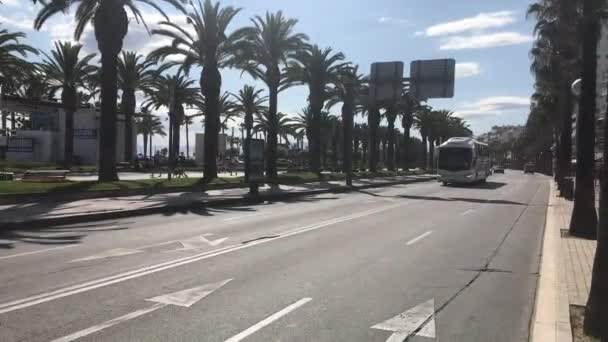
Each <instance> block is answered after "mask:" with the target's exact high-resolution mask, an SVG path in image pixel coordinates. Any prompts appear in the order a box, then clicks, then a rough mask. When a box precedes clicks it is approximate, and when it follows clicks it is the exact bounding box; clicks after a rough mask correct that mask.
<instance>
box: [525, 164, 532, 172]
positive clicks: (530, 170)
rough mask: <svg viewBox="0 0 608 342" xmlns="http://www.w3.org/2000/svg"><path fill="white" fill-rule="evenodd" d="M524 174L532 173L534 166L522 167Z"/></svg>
mask: <svg viewBox="0 0 608 342" xmlns="http://www.w3.org/2000/svg"><path fill="white" fill-rule="evenodd" d="M524 173H534V164H533V163H527V164H526V165H524Z"/></svg>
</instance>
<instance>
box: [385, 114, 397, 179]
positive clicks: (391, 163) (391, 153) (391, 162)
mask: <svg viewBox="0 0 608 342" xmlns="http://www.w3.org/2000/svg"><path fill="white" fill-rule="evenodd" d="M387 110H388V112H387V113H386V117H387V118H388V160H387V161H388V163H387V167H388V169H389V171H395V120H396V119H397V113H396V112H395V108H394V107H393V106H390V107H389V108H388V109H387Z"/></svg>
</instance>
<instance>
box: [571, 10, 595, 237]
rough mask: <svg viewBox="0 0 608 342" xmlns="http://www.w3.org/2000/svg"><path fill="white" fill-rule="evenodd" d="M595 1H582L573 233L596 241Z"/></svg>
mask: <svg viewBox="0 0 608 342" xmlns="http://www.w3.org/2000/svg"><path fill="white" fill-rule="evenodd" d="M596 6H597V5H596V4H595V0H592V1H589V0H585V1H583V11H584V20H583V24H582V33H583V35H582V37H583V38H582V57H583V58H582V91H581V96H580V105H579V111H578V115H577V117H576V186H575V191H574V208H573V210H572V218H571V220H570V234H572V235H574V236H578V237H582V238H587V239H595V238H596V234H597V232H596V226H597V213H596V211H595V186H594V172H593V169H594V166H595V125H596V121H595V112H596V95H597V94H596V87H597V86H596V81H597V43H598V41H599V38H600V23H599V21H598V18H597V16H596V13H595V11H596Z"/></svg>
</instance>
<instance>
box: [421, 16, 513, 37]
mask: <svg viewBox="0 0 608 342" xmlns="http://www.w3.org/2000/svg"><path fill="white" fill-rule="evenodd" d="M515 21H516V19H515V12H513V11H500V12H494V13H480V14H478V15H476V16H474V17H470V18H464V19H460V20H456V21H450V22H446V23H441V24H437V25H433V26H430V27H429V28H427V29H426V30H425V34H426V35H427V36H429V37H435V36H445V35H450V34H457V33H463V32H469V31H476V30H477V31H478V30H484V29H489V28H497V27H503V26H506V25H508V24H511V23H513V22H515Z"/></svg>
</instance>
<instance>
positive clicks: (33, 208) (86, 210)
mask: <svg viewBox="0 0 608 342" xmlns="http://www.w3.org/2000/svg"><path fill="white" fill-rule="evenodd" d="M430 177H431V176H424V175H421V176H402V177H386V178H375V179H359V180H354V181H353V185H354V186H365V185H374V184H381V183H387V182H401V181H408V180H419V179H429V178H430ZM343 186H344V181H331V182H323V183H308V184H301V185H279V186H272V187H269V186H264V187H261V188H260V194H280V193H298V192H307V191H312V190H324V189H332V188H338V187H343ZM247 193H248V189H246V188H239V189H226V190H209V191H205V192H179V193H167V194H157V195H138V196H128V197H108V198H96V199H83V200H77V201H70V202H40V203H25V204H12V205H0V224H3V223H15V222H27V221H32V220H43V219H55V218H62V217H68V216H70V217H71V216H79V215H91V214H96V213H109V212H124V211H129V210H142V209H143V210H145V209H152V208H160V207H165V206H180V205H184V206H186V205H188V204H194V203H201V202H203V203H204V202H210V201H213V200H221V199H231V198H234V199H238V198H242V197H244V196H246V195H247Z"/></svg>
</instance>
